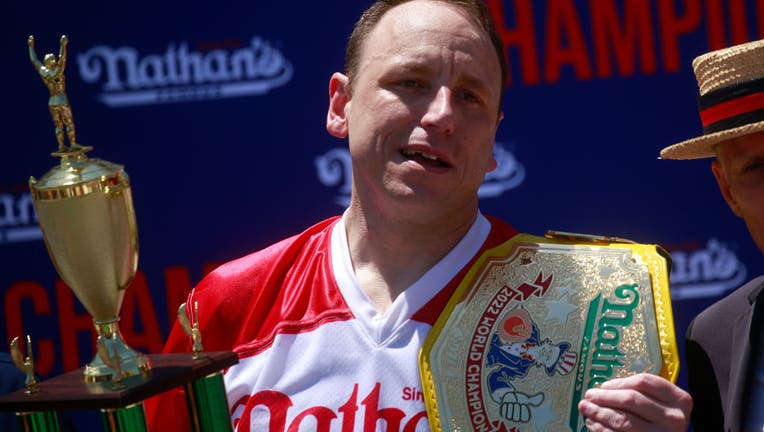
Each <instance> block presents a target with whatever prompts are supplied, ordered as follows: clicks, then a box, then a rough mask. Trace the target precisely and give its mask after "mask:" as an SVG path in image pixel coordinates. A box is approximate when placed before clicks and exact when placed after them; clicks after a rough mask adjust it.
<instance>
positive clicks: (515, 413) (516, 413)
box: [512, 404, 522, 421]
mask: <svg viewBox="0 0 764 432" xmlns="http://www.w3.org/2000/svg"><path fill="white" fill-rule="evenodd" d="M521 407H522V405H520V404H512V420H514V421H520V419H521V418H522V413H521V411H520V408H521Z"/></svg>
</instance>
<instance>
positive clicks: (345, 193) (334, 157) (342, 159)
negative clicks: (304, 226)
mask: <svg viewBox="0 0 764 432" xmlns="http://www.w3.org/2000/svg"><path fill="white" fill-rule="evenodd" d="M508 147H509V145H507V144H505V143H502V142H496V143H495V144H494V146H493V155H494V157H495V158H496V162H498V165H497V167H496V169H495V170H493V171H491V172H490V173H488V174H487V175H486V176H485V180H484V181H483V184H482V185H481V186H480V189H479V190H478V196H479V197H480V198H494V197H497V196H499V195H501V194H502V193H504V192H505V191H507V190H509V189H514V188H516V187H518V186H519V185H520V184H522V182H523V180H525V167H524V166H523V165H522V164H521V163H520V162H519V161H518V160H517V159H516V158H515V156H514V155H513V154H512V152H511V151H510V150H509V149H508ZM315 164H316V174H317V175H318V180H319V181H320V182H321V184H323V185H324V186H326V187H333V188H336V190H337V195H336V197H335V199H334V202H335V203H336V204H338V205H340V206H342V207H347V206H348V204H349V203H350V189H351V184H352V179H353V173H352V163H351V160H350V152H349V151H348V149H347V148H344V147H342V148H339V147H338V148H334V149H332V150H329V151H328V152H326V153H324V154H323V155H321V156H318V157H316V159H315Z"/></svg>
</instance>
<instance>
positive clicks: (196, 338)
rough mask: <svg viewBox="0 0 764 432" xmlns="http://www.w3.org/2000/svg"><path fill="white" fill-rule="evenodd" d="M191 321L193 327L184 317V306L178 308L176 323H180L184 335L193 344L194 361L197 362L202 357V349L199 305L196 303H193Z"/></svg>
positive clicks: (186, 317)
mask: <svg viewBox="0 0 764 432" xmlns="http://www.w3.org/2000/svg"><path fill="white" fill-rule="evenodd" d="M191 319H192V320H193V325H192V324H191V321H189V319H188V316H187V315H186V304H185V303H183V304H182V305H180V307H179V308H178V323H180V326H181V327H182V328H183V330H184V331H185V332H186V334H187V335H189V336H190V337H191V341H192V342H193V344H194V345H193V350H194V359H196V360H198V359H200V358H202V357H204V353H203V352H204V348H203V347H202V333H201V332H200V331H199V304H198V303H196V302H194V309H193V311H192V312H191Z"/></svg>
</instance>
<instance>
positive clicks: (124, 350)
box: [28, 36, 151, 382]
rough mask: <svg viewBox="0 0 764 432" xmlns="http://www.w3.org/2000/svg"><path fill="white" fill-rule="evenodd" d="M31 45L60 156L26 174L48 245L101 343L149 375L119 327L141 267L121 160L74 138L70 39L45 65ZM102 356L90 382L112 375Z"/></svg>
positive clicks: (89, 370) (134, 370) (88, 372)
mask: <svg viewBox="0 0 764 432" xmlns="http://www.w3.org/2000/svg"><path fill="white" fill-rule="evenodd" d="M28 44H29V55H30V59H31V60H32V63H33V64H34V65H35V69H37V71H38V73H39V74H40V77H41V78H42V80H43V82H44V83H45V84H46V85H47V87H48V89H49V90H50V100H49V103H48V107H49V109H50V112H51V115H52V117H53V122H54V124H55V126H56V129H55V131H56V139H57V140H58V151H56V152H54V153H52V155H53V156H57V157H60V158H61V160H60V163H59V164H58V166H55V167H53V168H52V169H51V170H50V171H48V173H46V174H45V175H44V176H43V177H42V178H40V180H36V179H35V178H34V177H32V178H30V179H29V188H30V189H31V192H32V199H33V201H34V205H35V210H36V211H37V217H38V220H39V223H40V228H41V229H42V232H43V237H44V238H45V245H46V247H47V249H48V253H49V254H50V257H51V259H52V260H53V264H54V265H55V267H56V270H57V271H58V274H59V275H60V276H61V279H63V281H64V282H66V284H67V285H68V286H69V287H70V288H71V289H72V291H74V293H75V295H76V296H77V298H78V299H79V300H80V301H81V302H82V304H83V305H84V306H85V309H86V310H87V311H88V312H89V313H90V315H91V316H92V317H93V323H94V325H95V329H96V332H97V334H98V344H99V345H102V346H104V347H107V349H110V350H112V351H113V353H114V354H113V357H115V358H119V363H120V365H121V368H120V369H121V373H122V377H130V376H136V375H140V374H148V373H149V372H150V370H151V366H150V364H149V361H148V359H147V358H146V356H144V355H142V354H140V353H138V352H136V351H135V350H133V349H131V348H129V347H128V346H127V345H126V344H125V342H124V341H123V340H122V337H121V336H120V333H119V327H118V325H117V323H118V321H119V309H120V307H121V305H122V299H123V297H124V294H125V289H126V288H127V286H128V285H130V282H131V281H132V279H133V276H134V275H135V272H136V270H137V267H138V231H137V229H136V225H135V212H134V211H133V200H132V194H131V190H130V180H129V178H128V176H127V173H125V171H124V169H123V167H122V166H120V165H117V164H113V163H111V162H107V161H103V160H100V159H89V158H88V157H87V156H86V155H85V153H87V152H88V151H90V150H91V149H92V147H88V146H81V145H79V144H77V141H76V138H75V131H74V122H73V120H72V113H71V108H70V106H69V102H68V99H67V97H66V92H65V84H64V76H63V73H64V68H65V67H66V45H67V44H68V39H67V37H66V36H61V48H60V51H59V55H58V59H56V58H55V56H54V55H53V54H47V55H46V56H45V58H44V63H41V62H40V61H39V60H38V59H37V55H36V54H35V50H34V38H33V37H32V36H30V37H29V40H28ZM64 132H66V137H67V138H68V140H69V146H68V147H67V146H66V145H65V141H64ZM101 357H102V356H99V355H96V356H95V358H94V359H93V361H91V362H90V363H89V364H88V365H87V366H86V367H85V371H84V375H85V380H86V381H89V382H97V381H107V380H109V379H111V378H112V377H114V373H115V371H114V369H113V368H111V367H109V366H108V365H106V364H105V363H104V362H103V360H102V359H101ZM122 377H116V378H122Z"/></svg>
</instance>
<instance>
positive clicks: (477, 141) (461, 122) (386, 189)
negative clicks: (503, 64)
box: [327, 0, 501, 212]
mask: <svg viewBox="0 0 764 432" xmlns="http://www.w3.org/2000/svg"><path fill="white" fill-rule="evenodd" d="M500 75H501V73H500V68H499V60H498V58H497V56H496V53H495V51H494V49H493V47H492V45H491V43H490V41H489V40H488V39H487V37H486V36H484V35H483V34H482V33H481V31H480V30H479V29H478V28H477V27H475V26H474V25H473V24H471V22H470V21H469V20H468V19H467V18H466V17H465V16H464V15H463V14H462V12H461V11H459V10H458V9H455V8H454V7H452V6H448V5H445V4H443V3H439V2H434V1H427V0H415V1H411V2H408V3H404V4H402V5H399V6H396V7H394V8H393V9H391V10H390V11H388V12H387V13H386V14H385V15H384V16H383V17H382V19H381V20H380V22H379V23H378V24H377V26H376V27H375V28H374V30H373V31H372V32H371V33H370V34H369V36H368V38H367V40H366V42H365V43H364V46H363V50H362V53H361V56H360V62H359V68H358V73H357V76H356V77H355V78H354V79H353V82H350V83H348V82H347V78H346V77H344V76H343V75H341V74H335V76H334V77H333V78H332V80H333V83H332V84H330V86H333V87H332V88H334V89H335V90H337V89H339V90H341V91H346V92H347V93H346V94H345V100H344V101H343V100H341V99H342V98H341V97H340V98H339V99H340V102H342V103H340V104H339V106H338V105H335V106H334V108H333V107H332V105H331V104H330V115H329V120H328V121H327V128H328V129H329V131H330V133H332V134H333V135H335V136H338V137H344V136H348V137H349V141H350V153H351V156H352V159H353V181H354V195H357V196H358V197H360V199H362V200H367V201H368V200H371V201H372V202H374V205H376V206H377V207H378V208H381V209H385V210H396V211H397V210H401V209H403V208H404V207H401V206H402V205H403V206H407V207H405V208H407V209H416V210H417V212H422V211H426V209H430V210H432V211H435V212H443V211H449V210H456V211H459V210H460V209H461V210H463V209H472V210H471V211H473V212H474V209H475V208H477V189H478V187H479V186H480V184H481V183H482V181H483V178H484V176H485V174H486V173H487V172H489V171H491V170H493V169H494V168H495V167H496V161H495V159H494V158H493V154H492V150H493V142H494V136H495V132H496V127H497V125H498V121H499V119H500V117H499V106H498V104H499V96H500V92H501V77H500ZM332 88H330V92H331V91H332ZM333 94H334V95H335V96H336V92H334V93H333ZM332 99H333V101H332V103H334V102H336V100H335V98H334V97H333V98H332ZM332 109H335V111H336V112H337V113H339V117H341V120H342V121H344V122H339V123H336V122H335V123H333V124H332V122H331V117H332ZM335 120H336V119H335ZM411 206H414V207H411Z"/></svg>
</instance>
